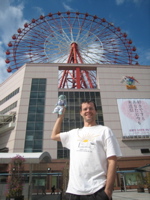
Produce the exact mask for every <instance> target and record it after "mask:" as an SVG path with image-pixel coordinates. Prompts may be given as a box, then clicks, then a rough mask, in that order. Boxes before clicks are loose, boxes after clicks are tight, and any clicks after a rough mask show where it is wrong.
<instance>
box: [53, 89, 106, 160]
mask: <svg viewBox="0 0 150 200" xmlns="http://www.w3.org/2000/svg"><path fill="white" fill-rule="evenodd" d="M61 94H64V95H66V97H67V109H66V113H65V117H64V120H63V124H62V130H61V131H62V132H64V131H69V130H71V129H73V128H81V127H83V120H82V117H81V116H80V103H81V102H82V101H83V100H85V99H86V100H89V99H90V100H93V101H95V104H96V106H97V111H98V115H97V120H96V121H97V124H102V125H103V113H102V105H101V98H100V92H99V91H98V92H93V91H92V92H90V91H82V92H80V91H67V92H66V91H60V92H59V95H61ZM57 149H58V150H57V158H69V150H68V149H66V148H63V147H62V145H61V142H58V146H57Z"/></svg>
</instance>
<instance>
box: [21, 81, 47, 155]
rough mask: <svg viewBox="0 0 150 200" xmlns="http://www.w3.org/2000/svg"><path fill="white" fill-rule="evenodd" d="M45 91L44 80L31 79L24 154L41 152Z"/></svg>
mask: <svg viewBox="0 0 150 200" xmlns="http://www.w3.org/2000/svg"><path fill="white" fill-rule="evenodd" d="M45 89H46V79H32V85H31V93H30V101H29V110H28V119H27V128H26V139H25V147H24V151H25V152H40V151H42V139H43V126H44V107H45ZM33 141H34V142H33Z"/></svg>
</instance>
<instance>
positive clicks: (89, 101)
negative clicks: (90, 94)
mask: <svg viewBox="0 0 150 200" xmlns="http://www.w3.org/2000/svg"><path fill="white" fill-rule="evenodd" d="M84 103H87V104H90V103H92V104H93V105H94V108H95V110H96V111H97V107H96V104H95V102H94V101H93V100H84V101H82V102H81V104H80V111H82V104H84Z"/></svg>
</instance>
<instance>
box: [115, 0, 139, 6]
mask: <svg viewBox="0 0 150 200" xmlns="http://www.w3.org/2000/svg"><path fill="white" fill-rule="evenodd" d="M127 1H128V2H133V3H135V4H139V3H141V0H116V4H117V5H121V4H123V3H125V2H127Z"/></svg>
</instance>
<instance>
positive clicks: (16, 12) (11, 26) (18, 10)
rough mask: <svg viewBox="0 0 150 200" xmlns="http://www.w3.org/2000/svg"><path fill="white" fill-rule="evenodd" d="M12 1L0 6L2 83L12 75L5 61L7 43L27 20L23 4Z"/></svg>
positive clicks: (3, 2)
mask: <svg viewBox="0 0 150 200" xmlns="http://www.w3.org/2000/svg"><path fill="white" fill-rule="evenodd" d="M12 2H13V1H11V0H5V1H1V6H0V19H1V20H0V83H2V82H3V81H4V80H5V79H6V78H7V77H8V76H10V74H8V73H7V71H6V69H7V67H8V66H7V65H6V63H5V59H6V56H5V51H6V49H7V44H8V42H9V41H10V40H11V36H12V35H13V34H15V33H16V31H17V29H18V28H22V27H23V24H24V23H25V22H26V20H25V19H24V18H23V9H24V6H23V4H22V3H20V4H18V5H17V6H13V5H12V4H11V3H12Z"/></svg>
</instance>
